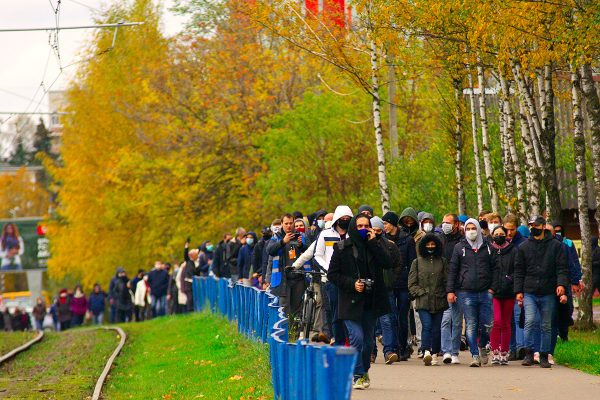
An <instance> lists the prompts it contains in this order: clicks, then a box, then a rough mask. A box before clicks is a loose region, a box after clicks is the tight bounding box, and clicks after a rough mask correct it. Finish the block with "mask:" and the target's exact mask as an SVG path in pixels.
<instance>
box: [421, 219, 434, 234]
mask: <svg viewBox="0 0 600 400" xmlns="http://www.w3.org/2000/svg"><path fill="white" fill-rule="evenodd" d="M423 230H424V231H425V232H427V233H429V232H431V231H432V230H433V224H432V223H431V222H425V223H424V224H423Z"/></svg>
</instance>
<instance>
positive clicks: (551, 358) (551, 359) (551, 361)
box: [548, 354, 554, 365]
mask: <svg viewBox="0 0 600 400" xmlns="http://www.w3.org/2000/svg"><path fill="white" fill-rule="evenodd" d="M548 362H549V363H550V365H554V357H552V354H548Z"/></svg>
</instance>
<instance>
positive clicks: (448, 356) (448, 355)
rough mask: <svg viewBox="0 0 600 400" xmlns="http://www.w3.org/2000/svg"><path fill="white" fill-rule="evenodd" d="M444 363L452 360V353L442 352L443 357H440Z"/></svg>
mask: <svg viewBox="0 0 600 400" xmlns="http://www.w3.org/2000/svg"><path fill="white" fill-rule="evenodd" d="M442 361H443V362H444V364H450V363H451V362H452V354H450V353H444V358H443V359H442Z"/></svg>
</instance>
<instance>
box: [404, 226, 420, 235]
mask: <svg viewBox="0 0 600 400" xmlns="http://www.w3.org/2000/svg"><path fill="white" fill-rule="evenodd" d="M417 228H418V226H417V224H414V225H412V226H408V225H403V226H402V230H404V232H406V233H408V234H409V235H414V234H415V232H416V231H417Z"/></svg>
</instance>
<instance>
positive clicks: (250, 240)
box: [246, 238, 254, 246]
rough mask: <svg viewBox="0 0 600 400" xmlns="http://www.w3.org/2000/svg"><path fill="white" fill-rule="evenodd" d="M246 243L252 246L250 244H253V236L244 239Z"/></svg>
mask: <svg viewBox="0 0 600 400" xmlns="http://www.w3.org/2000/svg"><path fill="white" fill-rule="evenodd" d="M246 244H247V245H248V246H252V245H253V244H254V239H253V238H248V239H246Z"/></svg>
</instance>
